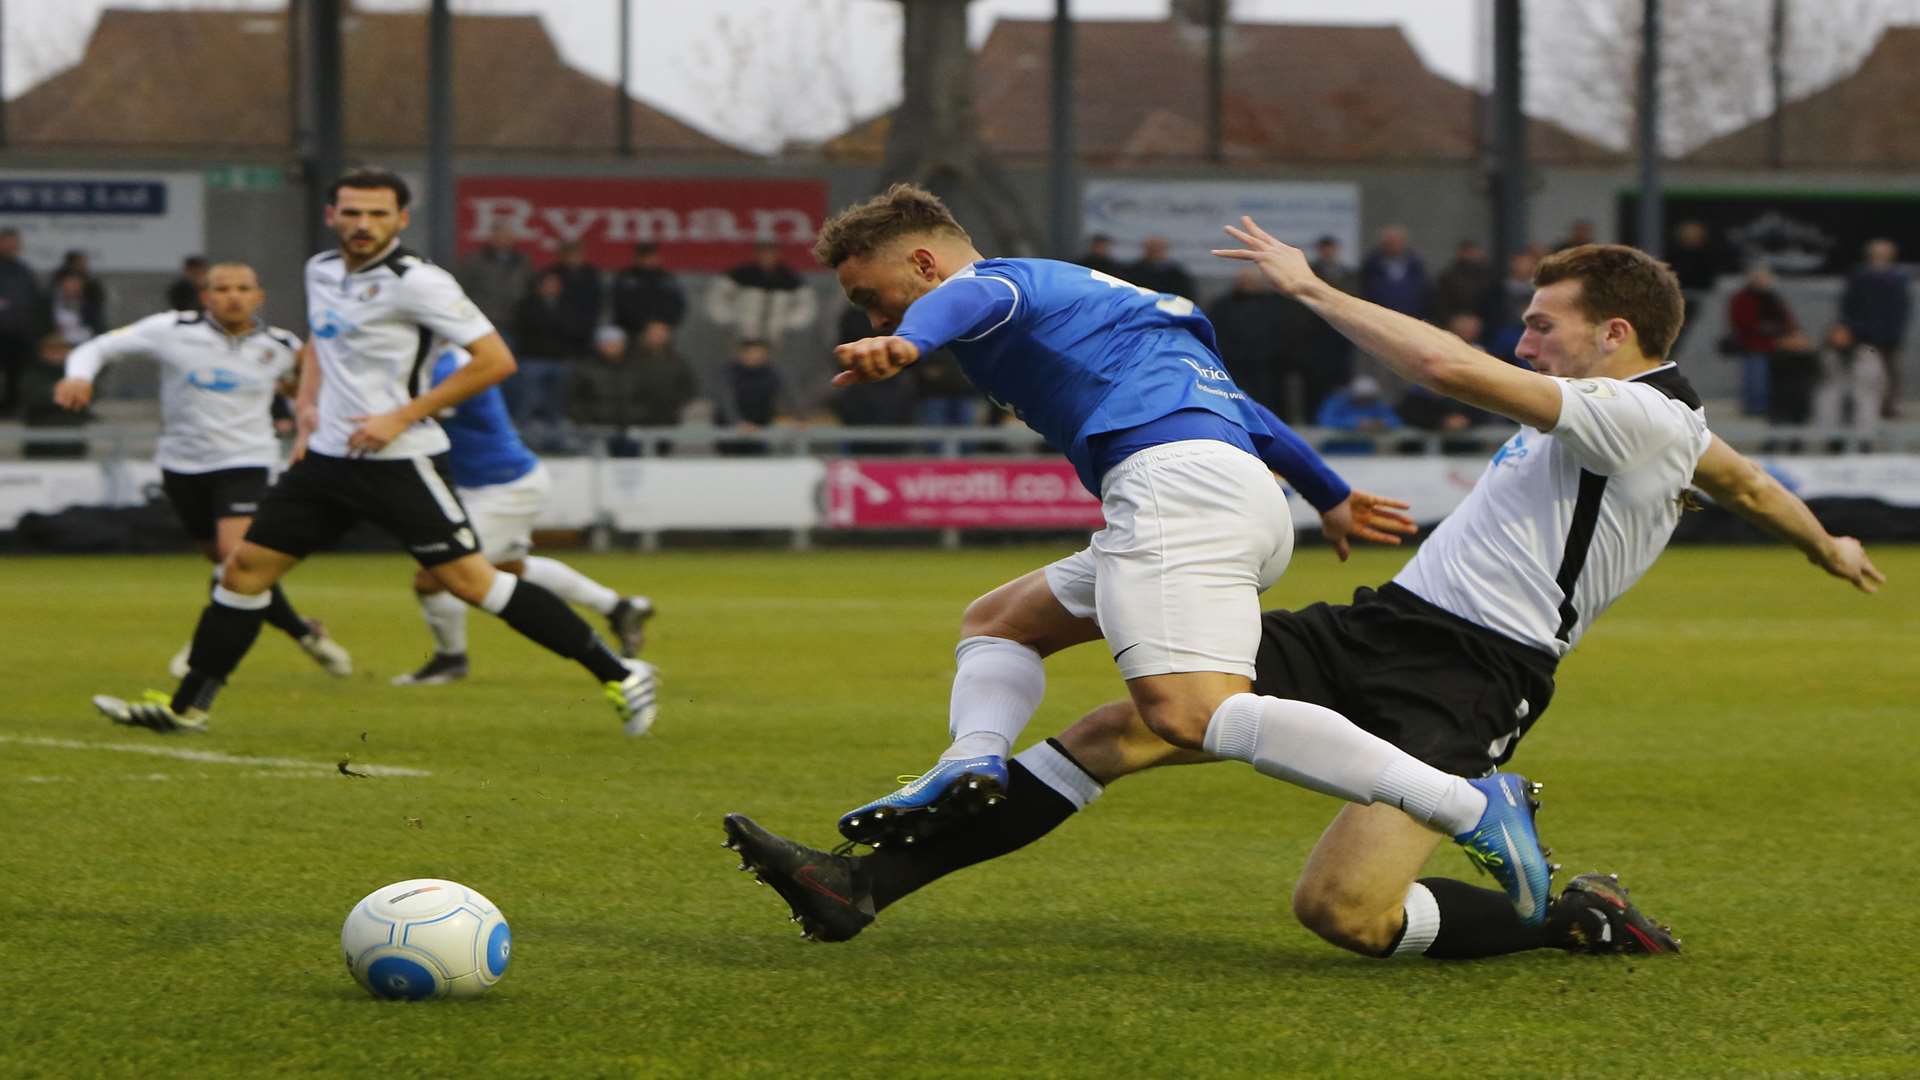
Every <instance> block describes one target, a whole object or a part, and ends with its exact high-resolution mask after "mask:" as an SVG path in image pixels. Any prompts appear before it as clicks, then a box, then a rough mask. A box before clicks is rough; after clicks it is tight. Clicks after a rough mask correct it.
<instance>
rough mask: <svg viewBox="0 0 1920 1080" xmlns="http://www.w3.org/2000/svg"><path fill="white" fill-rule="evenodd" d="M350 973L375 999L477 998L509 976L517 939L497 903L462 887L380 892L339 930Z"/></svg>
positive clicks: (409, 884) (434, 884)
mask: <svg viewBox="0 0 1920 1080" xmlns="http://www.w3.org/2000/svg"><path fill="white" fill-rule="evenodd" d="M340 948H341V951H343V952H345V953H346V956H347V970H348V971H351V972H353V977H354V979H356V980H357V981H358V982H359V983H360V985H361V986H364V987H366V988H367V990H368V992H369V993H371V994H373V996H374V997H379V998H391V999H396V1000H401V1001H421V1000H424V999H426V998H439V997H455V998H468V997H478V996H479V995H481V994H484V993H486V992H487V989H488V988H489V987H491V986H492V985H493V984H494V983H497V982H499V981H500V976H502V975H505V974H506V973H507V958H508V956H509V954H510V953H511V952H512V951H513V934H512V933H511V932H510V931H508V929H507V920H506V919H505V917H503V916H502V915H501V914H500V909H499V908H497V907H494V906H493V901H491V900H488V899H487V898H486V897H484V896H481V895H480V894H479V893H477V892H475V891H474V890H472V889H469V888H467V887H466V886H465V885H462V884H460V883H459V882H455V881H442V880H440V879H439V878H415V879H413V880H411V881H398V882H395V883H393V884H392V885H388V886H387V887H386V888H384V889H375V890H374V891H373V892H370V893H368V894H367V896H366V899H364V900H361V901H360V902H359V903H358V904H355V905H353V910H352V911H350V912H348V913H347V922H346V925H344V926H342V927H341V928H340Z"/></svg>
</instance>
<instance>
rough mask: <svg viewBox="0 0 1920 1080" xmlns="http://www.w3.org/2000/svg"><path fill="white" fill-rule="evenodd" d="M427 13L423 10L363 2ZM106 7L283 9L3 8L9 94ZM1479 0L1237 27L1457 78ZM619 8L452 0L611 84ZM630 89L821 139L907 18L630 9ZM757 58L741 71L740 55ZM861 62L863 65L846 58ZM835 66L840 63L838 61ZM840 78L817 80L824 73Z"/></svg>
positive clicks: (698, 120)
mask: <svg viewBox="0 0 1920 1080" xmlns="http://www.w3.org/2000/svg"><path fill="white" fill-rule="evenodd" d="M359 6H360V7H362V8H364V9H368V10H421V9H423V8H424V7H425V6H426V5H425V3H424V2H422V0H360V5H359ZM1053 6H1054V4H1053V0H974V3H973V6H972V9H971V11H972V19H973V26H972V30H973V35H974V40H975V42H976V43H978V41H980V40H981V39H983V38H985V36H986V34H987V32H988V30H989V29H990V28H991V26H992V24H993V21H994V20H995V19H996V18H1000V17H1015V18H1047V17H1051V16H1052V14H1053ZM107 7H146V8H168V7H175V8H177V7H204V8H236V9H252V10H261V9H266V10H280V9H283V8H284V7H285V5H284V3H281V2H278V0H14V2H13V3H8V4H6V5H5V6H4V12H5V24H4V32H5V37H6V41H5V44H6V51H5V56H4V72H5V86H4V90H5V93H6V94H7V96H9V97H12V96H15V95H17V94H19V93H20V92H21V91H22V90H24V89H26V88H27V87H28V86H30V85H32V84H33V83H35V82H38V81H40V80H41V79H44V78H46V77H47V76H48V75H51V74H53V73H54V72H57V71H59V70H60V69H62V68H64V67H66V66H69V65H71V64H73V63H75V62H77V61H78V60H79V58H80V54H81V51H82V49H83V48H84V47H85V43H86V38H87V35H88V34H89V33H90V32H91V30H92V27H93V24H94V22H95V21H96V20H97V19H98V18H99V13H100V11H101V10H102V9H104V8H107ZM1483 7H1484V0H1234V11H1235V15H1236V17H1237V18H1241V19H1258V20H1268V21H1282V20H1285V21H1299V22H1341V23H1399V24H1401V25H1402V26H1404V27H1405V28H1406V31H1407V34H1408V36H1409V37H1410V38H1411V39H1412V41H1413V44H1414V47H1415V48H1417V49H1418V50H1419V51H1420V55H1421V57H1422V58H1423V59H1425V60H1426V62H1427V64H1428V65H1429V66H1430V67H1432V68H1433V69H1434V70H1436V71H1439V72H1441V73H1443V74H1445V75H1447V76H1449V77H1451V78H1454V79H1457V80H1460V81H1463V82H1465V81H1470V80H1471V79H1472V78H1473V77H1474V71H1475V66H1476V64H1477V63H1478V52H1479V50H1477V49H1476V48H1475V45H1474V41H1475V34H1476V32H1477V30H1476V28H1477V25H1478V21H1477V20H1478V16H1477V14H1476V13H1477V12H1478V11H1480V10H1481V9H1482V8H1483ZM617 9H618V4H617V2H616V0H454V11H455V12H456V13H475V14H480V13H485V14H506V13H524V12H537V13H539V14H540V15H541V16H542V17H543V18H544V19H545V20H546V23H547V26H548V28H549V31H550V32H551V33H552V35H553V37H554V40H555V41H556V42H557V43H558V44H559V47H560V50H561V52H562V53H563V54H564V55H565V56H566V58H567V60H568V61H569V62H571V63H573V64H574V65H576V66H578V67H580V68H582V69H584V70H586V71H589V72H591V73H593V74H594V75H596V76H599V77H601V78H605V79H608V80H612V79H614V78H615V77H616V76H617V73H618V67H617V64H618V60H617V58H616V53H615V50H614V49H613V47H612V44H611V43H612V42H613V41H614V40H615V39H616V37H617V29H616V27H617V22H616V16H615V12H616V10H617ZM633 10H634V23H635V31H634V35H633V45H634V54H633V79H632V82H631V84H630V85H631V87H632V89H633V92H634V93H635V94H636V95H637V96H638V97H640V98H642V99H644V100H646V101H648V102H650V103H653V104H656V105H659V106H660V107H662V108H664V109H665V110H667V111H668V112H671V113H673V114H674V115H675V116H678V117H680V118H681V119H683V120H686V121H688V122H690V123H692V124H694V125H695V126H697V127H700V128H702V129H704V130H707V131H709V132H712V133H713V134H715V135H719V136H721V137H723V138H728V139H730V140H732V141H736V142H746V143H751V144H755V145H759V146H763V147H766V146H769V145H770V144H772V143H776V142H778V141H779V140H780V139H782V138H806V137H819V136H823V135H828V134H832V133H834V132H837V131H839V130H842V129H844V127H845V126H846V122H847V121H848V120H850V119H853V118H855V117H864V116H867V115H871V114H873V113H876V112H879V111H882V110H884V109H885V108H886V107H887V106H888V105H889V104H891V103H892V102H893V101H894V100H895V98H896V97H897V96H898V94H899V85H900V61H899V55H898V51H899V36H900V14H899V7H898V5H897V4H895V3H893V2H892V0H633ZM1073 14H1074V16H1075V17H1076V18H1140V19H1160V18H1165V17H1166V14H1167V0H1073ZM742 51H750V53H751V55H753V56H754V57H756V63H755V64H754V65H752V67H751V68H749V69H748V70H747V71H744V72H740V71H738V69H739V68H740V65H738V64H735V63H733V62H732V57H734V56H737V55H739V54H740V53H741V52H742ZM854 56H857V57H859V62H858V63H852V62H847V61H846V60H845V58H847V57H854ZM836 59H838V61H839V62H835V60H836ZM823 68H825V69H828V70H831V71H833V72H834V75H833V76H831V77H827V78H822V77H821V76H820V74H819V73H820V72H821V71H822V69H823Z"/></svg>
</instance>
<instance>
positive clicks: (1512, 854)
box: [1453, 773, 1557, 926]
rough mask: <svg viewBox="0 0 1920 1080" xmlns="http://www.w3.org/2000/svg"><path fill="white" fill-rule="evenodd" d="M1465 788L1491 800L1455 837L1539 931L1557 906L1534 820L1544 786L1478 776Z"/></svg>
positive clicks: (1509, 776)
mask: <svg viewBox="0 0 1920 1080" xmlns="http://www.w3.org/2000/svg"><path fill="white" fill-rule="evenodd" d="M1467 783H1469V784H1472V785H1473V786H1474V787H1477V788H1479V789H1480V792H1481V794H1483V795H1485V796H1486V797H1487V809H1486V812H1485V813H1483V814H1481V815H1480V821H1479V822H1478V823H1477V824H1475V825H1474V827H1473V828H1471V829H1468V830H1467V831H1466V832H1463V833H1461V834H1459V835H1458V836H1455V837H1454V838H1453V842H1454V843H1456V844H1459V845H1460V846H1461V847H1462V848H1464V849H1465V850H1466V852H1467V858H1469V859H1471V860H1473V863H1474V865H1475V866H1478V867H1479V868H1480V869H1482V870H1484V871H1486V872H1487V873H1489V874H1491V875H1493V877H1494V880H1496V881H1498V882H1499V883H1500V887H1501V888H1503V889H1505V890H1506V892H1507V899H1509V900H1511V901H1513V908H1514V910H1515V911H1517V912H1519V913H1520V920H1521V921H1522V922H1524V923H1527V924H1528V925H1530V926H1538V925H1539V924H1541V923H1542V922H1545V921H1546V918H1547V907H1548V905H1550V904H1551V903H1552V902H1553V894H1552V891H1551V890H1552V888H1553V871H1554V870H1555V869H1557V868H1556V867H1554V866H1553V865H1552V864H1550V863H1548V862H1547V855H1548V852H1547V850H1546V849H1545V848H1542V847H1541V846H1540V836H1539V834H1538V833H1537V832H1535V831H1534V827H1533V815H1534V812H1535V811H1536V810H1538V809H1540V800H1539V799H1537V798H1535V796H1537V795H1539V794H1540V785H1539V784H1536V783H1532V782H1531V781H1529V780H1528V779H1527V778H1526V777H1524V776H1521V775H1519V774H1517V773H1494V774H1493V775H1492V776H1481V777H1474V778H1470V779H1468V780H1467Z"/></svg>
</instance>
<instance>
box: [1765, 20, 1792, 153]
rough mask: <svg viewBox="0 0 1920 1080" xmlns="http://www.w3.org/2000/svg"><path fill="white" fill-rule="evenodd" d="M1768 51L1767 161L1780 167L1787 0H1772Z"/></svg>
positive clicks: (1784, 130) (1783, 144) (1784, 110)
mask: <svg viewBox="0 0 1920 1080" xmlns="http://www.w3.org/2000/svg"><path fill="white" fill-rule="evenodd" d="M1767 53H1768V65H1767V66H1768V75H1769V76H1770V81H1771V83H1772V85H1773V115H1772V116H1769V117H1767V164H1768V165H1771V166H1772V167H1774V168H1776V169H1782V168H1785V167H1786V164H1787V0H1773V28H1772V33H1771V35H1770V37H1769V39H1768V41H1767Z"/></svg>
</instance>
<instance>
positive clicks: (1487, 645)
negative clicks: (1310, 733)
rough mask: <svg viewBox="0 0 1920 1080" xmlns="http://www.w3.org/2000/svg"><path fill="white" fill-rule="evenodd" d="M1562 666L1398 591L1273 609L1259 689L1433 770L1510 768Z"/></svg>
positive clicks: (1263, 629) (1264, 621) (1258, 660)
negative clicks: (1349, 724)
mask: <svg viewBox="0 0 1920 1080" xmlns="http://www.w3.org/2000/svg"><path fill="white" fill-rule="evenodd" d="M1556 663H1557V661H1556V660H1555V659H1554V657H1552V656H1551V655H1549V654H1547V653H1545V652H1542V651H1540V650H1538V649H1534V648H1531V647H1529V646H1526V645H1522V644H1520V643H1519V642H1517V641H1514V640H1512V639H1510V638H1506V637H1502V636H1501V635H1499V634H1496V633H1494V632H1493V631H1491V630H1488V629H1486V628H1484V627H1481V626H1476V625H1474V624H1473V623H1470V622H1468V621H1466V620H1465V619H1462V618H1460V617H1459V616H1457V615H1454V614H1453V613H1451V612H1448V611H1444V610H1442V609H1440V608H1438V607H1435V606H1434V605H1432V604H1429V603H1427V602H1426V601H1425V600H1422V599H1420V598H1419V597H1418V596H1415V595H1414V594H1413V593H1411V592H1409V591H1407V590H1406V589H1404V588H1401V587H1400V586H1398V585H1391V584H1389V585H1385V586H1383V587H1381V588H1380V589H1379V590H1378V591H1376V590H1373V589H1359V590H1356V591H1355V592H1354V594H1353V603H1352V604H1314V605H1311V606H1309V607H1305V608H1302V609H1300V610H1299V611H1269V612H1267V613H1266V614H1265V615H1263V616H1261V619H1260V651H1259V653H1258V654H1257V655H1256V656H1255V658H1254V667H1255V669H1256V674H1255V676H1254V680H1253V689H1254V692H1255V693H1257V694H1265V695H1270V696H1272V697H1281V698H1295V699H1298V700H1301V701H1311V702H1313V703H1314V704H1316V705H1324V706H1326V707H1327V708H1329V709H1332V710H1334V711H1335V712H1338V713H1340V714H1342V715H1344V716H1345V717H1347V719H1349V720H1352V721H1353V722H1354V723H1355V724H1358V725H1359V726H1360V727H1362V728H1364V729H1366V730H1367V731H1370V732H1372V733H1373V734H1375V735H1378V736H1380V737H1381V738H1383V739H1385V740H1387V741H1388V742H1390V743H1392V744H1393V745H1395V746H1397V747H1399V748H1400V749H1402V750H1405V751H1406V752H1407V753H1409V754H1412V755H1413V756H1414V757H1416V758H1419V759H1420V760H1421V761H1424V762H1426V763H1427V764H1429V765H1432V766H1434V767H1435V768H1439V769H1445V770H1446V771H1447V772H1450V773H1454V774H1456V775H1459V776H1481V775H1484V774H1485V773H1487V772H1488V771H1489V770H1491V769H1492V768H1493V767H1494V766H1496V765H1500V764H1504V763H1505V762H1506V760H1507V759H1508V758H1510V757H1512V756H1513V751H1514V748H1515V747H1516V746H1518V745H1519V743H1520V740H1521V738H1522V737H1523V736H1525V735H1526V733H1527V729H1529V728H1531V727H1532V726H1533V724H1534V722H1535V721H1537V720H1539V719H1540V716H1541V714H1542V713H1544V712H1546V711H1547V704H1548V703H1549V702H1550V701H1552V700H1553V670H1554V667H1555V665H1556Z"/></svg>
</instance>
